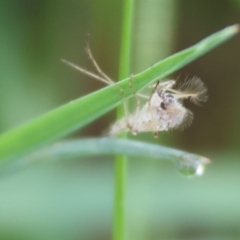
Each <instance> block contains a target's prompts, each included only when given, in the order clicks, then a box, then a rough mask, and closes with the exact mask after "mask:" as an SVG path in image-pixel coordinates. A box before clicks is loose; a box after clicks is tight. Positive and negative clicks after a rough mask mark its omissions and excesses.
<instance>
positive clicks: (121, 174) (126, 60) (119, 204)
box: [113, 0, 133, 240]
mask: <svg viewBox="0 0 240 240" xmlns="http://www.w3.org/2000/svg"><path fill="white" fill-rule="evenodd" d="M132 19H133V0H124V1H123V22H122V38H121V50H120V62H119V79H124V78H126V77H128V76H129V75H130V52H131V51H130V48H131V29H132ZM124 115H125V113H124V108H123V106H121V105H120V106H119V107H118V109H117V118H118V119H119V118H122V117H124ZM121 137H126V135H121ZM115 160H116V161H115V193H114V195H115V196H114V226H113V228H114V229H113V239H114V240H125V239H126V197H125V196H126V168H127V159H126V157H125V156H123V155H118V156H116V159H115Z"/></svg>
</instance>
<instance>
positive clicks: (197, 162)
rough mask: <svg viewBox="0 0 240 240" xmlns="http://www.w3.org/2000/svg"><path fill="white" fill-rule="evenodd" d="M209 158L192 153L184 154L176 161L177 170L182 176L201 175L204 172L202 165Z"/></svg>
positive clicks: (207, 161)
mask: <svg viewBox="0 0 240 240" xmlns="http://www.w3.org/2000/svg"><path fill="white" fill-rule="evenodd" d="M209 162H210V160H209V159H208V158H205V157H200V156H198V155H193V154H185V155H183V156H182V157H181V159H180V160H179V161H177V163H176V167H177V169H178V171H179V172H180V173H181V174H183V175H184V176H201V175H203V173H204V167H205V166H204V165H205V164H207V163H209Z"/></svg>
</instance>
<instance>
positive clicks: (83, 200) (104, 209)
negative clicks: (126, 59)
mask: <svg viewBox="0 0 240 240" xmlns="http://www.w3.org/2000/svg"><path fill="white" fill-rule="evenodd" d="M134 9H135V18H134V26H133V30H134V31H133V40H132V67H131V69H132V72H133V73H138V72H140V71H142V70H144V69H145V68H147V67H149V66H151V65H152V64H154V63H155V62H157V61H159V60H161V59H163V58H165V57H166V56H168V55H171V54H172V53H175V52H177V51H180V50H182V49H184V48H187V47H189V46H191V45H193V44H195V43H196V42H198V41H200V40H201V39H203V38H204V37H206V36H208V35H210V34H212V33H214V32H216V31H218V30H220V29H223V28H224V27H226V26H229V25H232V24H235V23H239V22H240V3H239V1H234V0H222V1H217V0H215V1H214V0H213V1H207V0H202V1H191V0H136V1H135V7H134ZM121 21H122V2H121V1H110V0H70V1H66V0H58V1H56V0H51V1H50V0H42V1H40V0H38V1H37V0H18V1H17V0H15V1H14V0H13V1H7V0H3V1H0V63H1V64H0V116H1V117H0V132H1V133H2V132H4V131H7V130H9V129H11V128H14V127H17V126H19V125H20V124H23V123H25V122H27V121H29V120H31V119H34V118H35V117H38V116H40V115H41V114H43V113H45V112H47V111H49V110H52V109H54V108H56V107H58V106H60V105H62V104H64V103H67V102H69V101H72V100H74V99H76V98H78V97H80V96H83V95H85V94H88V93H90V92H92V91H95V90H97V89H99V88H101V87H102V86H103V84H101V83H99V82H97V81H95V80H93V79H90V78H88V77H86V76H83V75H82V74H81V73H79V72H77V71H75V70H73V69H71V68H69V67H68V66H66V65H64V64H63V63H62V62H61V61H60V59H61V58H65V59H67V60H69V61H72V62H75V63H77V64H78V65H79V66H82V67H85V68H87V69H89V70H93V68H92V65H91V62H90V61H89V59H88V58H87V56H86V54H85V50H84V48H85V46H86V36H87V34H88V33H90V45H91V49H92V51H93V53H94V56H95V58H96V59H97V61H98V63H99V65H100V66H101V67H102V69H103V70H104V71H105V72H106V73H107V74H108V75H109V76H111V78H113V79H116V78H117V76H118V58H119V48H120V46H121V42H120V30H121ZM187 76H189V77H192V76H198V77H200V78H202V79H203V81H204V83H205V84H206V86H207V87H208V89H209V101H208V102H207V103H206V104H204V106H203V107H200V108H199V107H195V106H193V105H192V104H187V106H188V107H189V108H190V109H191V110H192V111H193V112H194V114H195V120H194V122H193V124H192V126H191V127H190V128H188V129H187V130H186V131H184V132H177V131H173V132H167V133H161V134H160V138H159V139H158V140H155V139H153V137H152V135H151V134H141V135H140V136H138V137H137V139H142V140H144V141H152V142H159V143H164V144H166V145H168V146H171V147H176V148H181V149H184V150H186V151H190V152H196V153H199V154H202V155H204V156H208V157H209V158H210V159H211V160H212V164H211V165H210V166H209V167H208V168H207V171H206V174H205V175H204V176H203V177H201V178H190V179H188V178H184V177H182V176H181V175H179V174H178V173H177V172H176V171H175V170H174V168H173V166H172V165H171V164H167V163H166V164H163V163H159V162H157V161H155V160H151V159H130V160H129V165H128V179H127V180H128V190H127V196H128V197H127V206H128V208H127V213H128V238H129V239H131V240H135V239H136V240H145V239H197V240H199V239H240V174H239V173H240V159H239V156H240V150H239V142H240V124H239V122H240V111H239V105H238V104H240V97H239V89H240V81H239V80H240V36H237V37H235V38H234V39H232V40H230V41H229V42H227V43H225V44H224V45H222V46H220V47H218V48H217V49H215V50H214V51H212V52H210V53H208V54H207V55H205V56H204V57H202V58H200V59H198V60H197V61H194V62H193V63H191V64H189V65H188V66H187V67H185V68H184V69H181V70H180V71H178V72H177V73H175V74H174V75H173V76H171V77H173V78H177V77H180V78H182V79H184V78H185V77H187ZM79 114H81V113H79ZM69 117H71V116H69ZM113 119H114V112H111V113H109V114H107V115H105V116H103V117H101V118H100V119H98V120H97V121H95V122H93V123H91V124H90V125H88V126H87V127H86V128H84V129H82V130H81V131H78V132H77V133H75V134H74V135H73V136H70V137H86V136H100V135H101V134H102V133H103V132H104V131H105V130H106V129H107V128H108V127H109V125H110V124H111V122H112V121H113ZM134 139H136V138H134ZM0 151H1V150H0ZM113 175H114V162H113V158H91V159H89V158H86V159H81V160H80V159H76V160H75V161H70V162H59V163H56V162H52V163H46V162H43V163H35V164H31V165H29V166H28V167H26V169H24V170H22V171H18V172H16V173H14V174H11V175H9V176H2V177H1V178H0V179H1V181H0V239H99V240H102V239H104V240H105V239H111V235H112V219H113V217H112V214H113V211H112V210H113V186H114V182H113V181H114V176H113Z"/></svg>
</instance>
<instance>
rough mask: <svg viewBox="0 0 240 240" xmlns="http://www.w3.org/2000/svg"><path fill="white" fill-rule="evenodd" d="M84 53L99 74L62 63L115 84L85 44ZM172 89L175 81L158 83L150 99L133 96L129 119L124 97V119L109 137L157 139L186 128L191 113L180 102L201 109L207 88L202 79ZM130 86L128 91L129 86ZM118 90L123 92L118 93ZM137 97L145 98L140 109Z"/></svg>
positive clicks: (71, 64)
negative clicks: (134, 102) (147, 135)
mask: <svg viewBox="0 0 240 240" xmlns="http://www.w3.org/2000/svg"><path fill="white" fill-rule="evenodd" d="M86 51H87V54H88V56H89V58H90V60H91V61H92V63H93V65H94V67H95V68H96V70H97V72H98V74H95V73H92V72H90V71H88V70H86V69H84V68H81V67H79V66H77V65H75V64H73V63H71V62H68V61H66V60H64V59H62V61H63V62H64V63H66V64H67V65H69V66H71V67H73V68H75V69H76V70H78V71H80V72H82V73H83V74H86V75H88V76H91V77H93V78H95V79H96V80H98V81H101V82H103V83H105V84H107V85H112V84H114V81H113V80H112V79H111V78H110V77H108V76H107V75H106V74H105V73H104V72H103V71H102V70H101V68H100V67H99V66H98V64H97V62H96V60H95V59H94V57H93V55H92V52H91V50H90V47H89V44H88V43H87V48H86ZM133 77H134V76H131V77H130V83H132V79H133ZM175 85H176V81H174V80H168V81H165V82H161V83H159V82H158V83H157V84H156V85H155V86H152V87H153V91H152V94H151V95H150V97H148V96H146V95H142V94H138V93H136V94H135V93H134V96H135V97H136V99H137V108H136V110H135V112H134V113H132V114H130V115H129V114H127V112H128V111H127V107H126V104H125V100H124V96H123V105H124V109H125V113H126V116H125V117H124V118H122V119H120V120H118V121H116V122H115V123H114V124H113V125H112V126H111V127H110V131H109V135H111V136H115V135H118V134H119V133H121V132H124V131H125V132H131V133H132V134H133V135H136V134H137V133H139V132H153V134H154V136H155V137H157V136H158V132H159V131H168V130H170V129H177V128H178V129H184V128H186V127H188V126H189V125H190V124H191V123H192V120H193V113H192V112H191V111H190V110H188V109H187V108H185V107H184V105H183V100H184V99H190V101H192V102H193V103H195V104H197V105H200V104H201V103H202V102H205V101H207V99H208V97H207V88H206V87H205V85H204V84H203V82H202V81H201V79H200V78H197V77H194V78H192V79H189V80H186V81H185V82H184V83H183V84H181V85H179V86H178V87H177V88H175ZM129 86H130V87H131V84H129ZM119 90H120V91H121V92H122V90H121V89H119ZM123 95H124V94H123ZM138 97H143V98H145V99H146V98H147V101H146V100H145V101H146V102H145V104H143V106H142V107H140V104H139V101H138Z"/></svg>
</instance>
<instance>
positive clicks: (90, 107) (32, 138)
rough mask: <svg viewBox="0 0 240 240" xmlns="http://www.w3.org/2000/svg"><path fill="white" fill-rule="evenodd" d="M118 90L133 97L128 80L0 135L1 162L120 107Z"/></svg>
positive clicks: (156, 73)
mask: <svg viewBox="0 0 240 240" xmlns="http://www.w3.org/2000/svg"><path fill="white" fill-rule="evenodd" d="M238 30H239V26H238V25H234V26H231V27H228V28H225V29H223V30H221V31H219V32H217V33H215V34H212V35H211V36H209V37H207V38H205V39H203V40H202V41H200V42H199V43H197V44H195V45H194V46H192V47H190V48H187V49H185V50H183V51H181V52H179V53H177V54H174V55H172V56H170V57H168V58H166V59H165V60H163V61H161V62H159V63H157V64H155V65H154V66H152V67H151V68H148V69H147V70H145V71H143V72H142V73H139V74H137V75H135V77H134V80H133V87H134V90H135V91H138V90H140V89H142V88H144V87H145V86H147V85H148V84H150V83H153V82H154V81H156V80H158V79H161V78H164V77H166V76H167V75H169V74H170V73H172V72H174V71H176V70H178V69H180V68H181V67H183V66H185V65H186V64H188V63H190V62H192V61H193V60H195V59H196V58H198V57H200V56H202V55H203V54H205V53H207V52H209V51H210V50H212V49H213V48H215V47H217V46H218V45H219V44H221V43H223V42H225V41H227V40H228V39H230V38H231V37H233V36H234V35H235V34H236V33H237V32H238ZM119 88H121V89H123V90H124V96H125V97H126V98H128V97H130V96H132V94H133V93H132V90H131V89H129V82H128V78H127V79H124V80H122V81H121V82H119V83H117V84H116V85H113V86H108V87H105V88H103V89H100V90H99V91H97V92H94V93H92V94H89V95H87V96H85V97H82V98H80V99H78V100H75V101H72V102H71V103H68V104H66V105H64V106H62V107H60V108H58V109H56V110H53V111H51V112H49V113H47V114H45V115H43V116H42V117H39V118H37V119H36V120H33V121H32V122H30V123H28V124H25V125H24V126H21V127H19V128H16V129H13V130H12V131H9V132H7V133H5V134H3V135H1V136H0V159H1V160H6V161H7V160H9V161H10V160H12V159H16V158H18V157H20V156H22V155H24V154H27V153H29V152H31V151H33V150H35V149H38V148H40V147H42V146H44V145H46V144H49V143H51V142H53V141H55V140H57V139H59V138H61V137H63V136H66V135H67V134H69V133H71V132H73V131H75V130H77V129H79V128H80V127H83V126H85V125H86V124H88V123H89V122H91V121H93V120H94V119H96V118H98V117H99V116H101V115H103V114H104V113H106V112H108V111H109V110H111V109H113V108H114V107H116V106H117V105H118V104H119V103H121V100H122V94H121V93H120V91H119Z"/></svg>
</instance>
